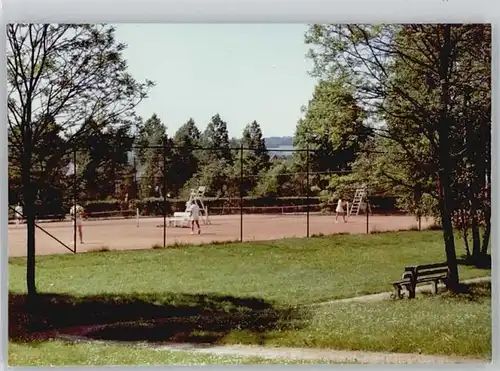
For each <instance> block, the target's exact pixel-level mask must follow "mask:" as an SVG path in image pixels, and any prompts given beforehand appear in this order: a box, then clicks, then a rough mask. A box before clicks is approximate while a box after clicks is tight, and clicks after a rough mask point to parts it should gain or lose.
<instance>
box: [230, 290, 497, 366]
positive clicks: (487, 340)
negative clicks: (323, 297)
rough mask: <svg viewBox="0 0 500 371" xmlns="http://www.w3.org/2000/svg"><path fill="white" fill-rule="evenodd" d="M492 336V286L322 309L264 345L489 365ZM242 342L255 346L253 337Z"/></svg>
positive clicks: (273, 333)
mask: <svg viewBox="0 0 500 371" xmlns="http://www.w3.org/2000/svg"><path fill="white" fill-rule="evenodd" d="M491 332H492V322H491V284H489V283H488V284H475V285H473V286H471V292H470V293H469V294H460V295H449V294H447V293H445V294H443V295H439V296H417V298H416V299H415V300H397V301H392V300H391V301H380V302H371V303H334V304H329V305H325V306H320V307H318V308H317V309H315V310H314V311H313V313H312V316H311V319H310V320H309V321H308V324H307V326H306V327H302V328H297V329H288V330H286V331H282V332H278V331H271V332H269V333H268V334H267V338H266V341H265V343H266V344H269V345H279V346H291V347H314V348H334V349H351V350H369V351H390V352H403V353H415V352H421V353H424V354H441V355H457V356H467V357H473V358H483V359H485V358H491V336H492V333H491ZM232 336H233V337H235V334H233V335H232ZM239 337H240V338H242V339H246V342H248V343H252V337H251V336H250V335H247V336H246V337H245V336H244V335H243V334H240V335H239ZM226 341H229V342H230V341H231V339H227V340H226Z"/></svg>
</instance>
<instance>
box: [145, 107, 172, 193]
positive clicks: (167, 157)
mask: <svg viewBox="0 0 500 371" xmlns="http://www.w3.org/2000/svg"><path fill="white" fill-rule="evenodd" d="M168 142H169V141H168V136H167V127H166V126H165V125H164V124H163V122H162V121H161V119H160V118H159V117H158V115H157V114H156V113H154V114H153V115H152V116H151V117H150V118H149V119H147V120H146V122H145V123H144V125H142V127H141V128H140V131H139V136H138V139H137V147H138V148H137V158H138V160H139V164H140V171H139V174H140V176H139V178H140V193H141V196H142V197H160V196H162V195H163V194H164V193H165V192H167V190H166V189H163V188H164V187H163V186H164V181H165V179H164V177H167V179H168V181H167V186H170V177H169V175H170V172H171V170H172V168H171V166H170V164H171V160H172V156H173V153H172V148H171V146H169V147H167V148H164V145H166V144H168ZM165 170H166V171H167V172H168V173H165Z"/></svg>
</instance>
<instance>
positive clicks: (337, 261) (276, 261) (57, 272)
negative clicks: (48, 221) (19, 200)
mask: <svg viewBox="0 0 500 371" xmlns="http://www.w3.org/2000/svg"><path fill="white" fill-rule="evenodd" d="M444 260H445V254H444V248H443V239H442V234H441V233H440V232H435V231H426V232H399V233H380V234H374V235H371V236H366V235H339V236H331V237H316V238H311V239H305V238H304V239H284V240H278V241H267V242H254V243H243V244H222V245H206V246H193V247H181V248H176V249H172V248H170V249H157V250H153V249H151V250H145V251H111V252H103V253H86V254H77V255H52V256H41V257H38V258H37V287H38V290H39V291H40V292H52V293H67V294H71V295H76V296H89V295H100V294H104V293H106V294H109V293H113V294H127V295H129V294H131V293H143V294H160V295H161V294H164V293H181V294H200V293H202V294H207V293H217V294H218V295H234V296H238V297H257V298H261V299H264V300H266V301H276V302H279V303H281V304H291V305H295V304H311V303H315V302H322V301H326V300H331V299H337V298H345V297H353V296H358V295H363V294H370V293H377V292H382V291H389V290H391V288H392V286H391V282H392V281H394V280H397V279H399V278H400V277H401V273H402V271H403V268H404V266H406V265H410V264H425V263H434V262H442V261H444ZM25 266H26V259H24V258H13V259H10V263H9V279H10V282H9V288H10V291H11V292H15V293H23V292H25V290H26V288H25V286H26V285H25ZM489 274H490V271H489V270H478V269H474V268H471V267H464V266H461V267H460V276H461V279H466V278H470V277H477V276H483V275H489Z"/></svg>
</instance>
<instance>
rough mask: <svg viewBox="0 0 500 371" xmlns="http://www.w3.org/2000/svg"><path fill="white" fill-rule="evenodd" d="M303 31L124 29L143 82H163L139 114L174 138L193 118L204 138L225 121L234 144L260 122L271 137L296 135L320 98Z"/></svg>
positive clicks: (263, 27) (279, 27) (264, 27)
mask: <svg viewBox="0 0 500 371" xmlns="http://www.w3.org/2000/svg"><path fill="white" fill-rule="evenodd" d="M306 29H307V26H306V25H303V24H120V25H117V26H116V36H117V39H118V40H119V41H120V42H124V43H126V44H128V48H127V50H126V51H125V57H126V58H127V60H128V63H129V71H130V72H131V73H132V75H133V76H134V77H135V78H137V79H140V80H142V79H145V78H148V79H150V80H153V81H155V82H156V84H157V85H156V86H155V87H154V88H153V90H152V91H151V93H150V96H149V98H148V99H147V100H146V101H144V102H143V103H141V105H140V106H139V107H138V113H139V114H140V115H141V116H142V117H144V118H148V117H150V116H151V115H152V114H153V113H157V114H158V115H159V117H160V118H161V119H162V121H163V122H164V123H165V124H166V125H167V127H168V132H169V134H173V133H174V132H175V131H176V130H177V128H178V127H179V126H181V125H182V124H183V123H185V122H186V121H187V120H188V119H189V118H190V117H192V118H193V119H194V120H195V122H196V124H197V126H198V128H200V130H204V128H205V126H206V124H207V123H208V121H210V118H211V117H212V116H213V115H214V114H215V113H219V114H220V115H221V117H222V118H223V119H224V120H225V121H226V122H227V124H228V130H229V134H230V136H236V137H239V136H240V135H241V131H242V130H243V128H244V127H245V125H246V124H248V123H250V122H251V121H253V120H257V121H258V122H259V123H260V125H261V127H262V131H263V133H264V136H282V135H283V136H284V135H293V133H294V132H295V126H296V124H297V120H298V119H299V118H300V117H301V111H300V109H301V106H303V105H306V104H307V102H308V101H309V99H310V98H311V96H312V92H313V88H314V85H315V80H314V79H313V78H312V77H310V76H309V75H308V71H309V70H310V68H311V67H312V64H311V61H309V60H307V59H306V58H305V54H306V53H307V50H308V47H307V46H306V45H305V44H304V32H305V31H306Z"/></svg>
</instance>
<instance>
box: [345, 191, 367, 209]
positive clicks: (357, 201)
mask: <svg viewBox="0 0 500 371" xmlns="http://www.w3.org/2000/svg"><path fill="white" fill-rule="evenodd" d="M365 196H366V185H363V186H362V187H361V188H357V189H356V192H355V193H354V200H352V205H351V208H350V210H349V212H348V216H351V215H358V214H359V209H360V206H361V203H362V202H363V198H364V197H365Z"/></svg>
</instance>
